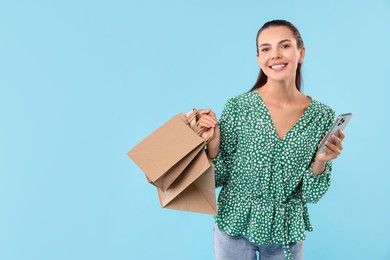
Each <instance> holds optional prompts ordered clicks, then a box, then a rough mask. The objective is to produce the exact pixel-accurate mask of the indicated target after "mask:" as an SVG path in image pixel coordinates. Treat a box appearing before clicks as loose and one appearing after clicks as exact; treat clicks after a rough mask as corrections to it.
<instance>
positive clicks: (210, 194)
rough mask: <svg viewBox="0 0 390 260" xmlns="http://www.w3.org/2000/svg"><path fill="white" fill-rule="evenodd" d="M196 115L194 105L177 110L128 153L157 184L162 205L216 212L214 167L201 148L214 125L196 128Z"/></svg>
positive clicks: (209, 137)
mask: <svg viewBox="0 0 390 260" xmlns="http://www.w3.org/2000/svg"><path fill="white" fill-rule="evenodd" d="M198 119H199V110H196V109H193V110H192V111H190V112H188V113H187V114H186V115H183V114H182V113H179V114H178V115H176V116H174V117H173V118H171V119H170V120H169V121H168V122H166V123H165V124H164V125H162V126H161V127H160V128H158V129H157V130H156V131H154V132H153V133H152V134H150V135H149V136H147V137H146V138H145V139H144V140H143V141H141V142H140V143H139V144H137V145H136V146H135V147H134V148H133V149H132V150H131V151H130V152H128V156H129V157H130V158H131V159H132V160H133V161H134V162H135V163H136V164H137V165H138V166H139V167H140V168H141V169H142V170H143V172H144V173H145V175H146V178H147V179H148V181H149V182H150V183H152V184H154V185H155V186H156V187H157V190H158V195H159V199H160V204H161V206H162V207H164V208H171V209H178V210H186V211H194V212H200V213H207V214H216V198H215V180H214V168H213V165H212V163H211V161H210V160H209V159H208V158H207V155H206V152H205V151H204V146H205V145H206V144H207V142H208V141H209V140H210V139H211V138H212V137H213V134H214V129H213V128H212V129H205V128H199V129H197V128H198V123H199V122H198ZM205 132H207V133H205ZM201 136H202V137H201Z"/></svg>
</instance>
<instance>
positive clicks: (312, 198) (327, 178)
mask: <svg viewBox="0 0 390 260" xmlns="http://www.w3.org/2000/svg"><path fill="white" fill-rule="evenodd" d="M335 117H336V116H335V111H334V110H333V109H332V110H331V113H330V116H329V117H328V118H329V119H328V120H327V122H326V124H325V130H324V133H323V135H322V136H325V133H326V131H328V130H329V129H330V128H331V127H332V125H333V123H334V120H335ZM321 140H322V138H321ZM316 152H317V151H316ZM315 157H316V155H315V154H314V156H313V158H312V160H311V163H310V166H309V168H308V169H306V170H305V172H304V175H303V185H302V190H303V198H304V200H305V201H306V202H307V203H317V202H318V201H319V200H320V199H321V198H322V197H323V196H324V195H325V193H326V192H327V191H328V189H329V187H330V183H331V173H332V160H329V161H327V162H326V163H325V169H324V171H323V172H322V173H321V174H319V175H317V176H316V175H315V174H314V173H313V166H314V161H315Z"/></svg>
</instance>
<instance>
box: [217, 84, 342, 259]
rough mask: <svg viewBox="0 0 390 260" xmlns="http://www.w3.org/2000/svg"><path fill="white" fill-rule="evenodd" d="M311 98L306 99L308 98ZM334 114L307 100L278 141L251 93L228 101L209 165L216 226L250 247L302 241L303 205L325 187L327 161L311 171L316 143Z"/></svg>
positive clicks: (288, 254) (305, 219) (264, 110)
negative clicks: (212, 170)
mask: <svg viewBox="0 0 390 260" xmlns="http://www.w3.org/2000/svg"><path fill="white" fill-rule="evenodd" d="M308 97H309V98H311V97H310V96H308ZM334 120H335V111H334V110H333V109H332V108H330V107H328V106H326V105H324V104H322V103H320V102H318V101H316V100H314V99H313V98H311V103H310V105H309V106H308V107H307V109H306V110H305V112H304V114H303V115H302V116H301V118H300V119H299V120H298V121H297V122H296V123H295V124H294V125H293V127H292V128H291V129H290V130H289V131H288V132H287V134H286V135H285V136H284V137H283V138H282V139H280V138H279V137H278V134H277V132H276V129H275V126H274V124H273V121H272V119H271V116H270V114H269V112H268V109H267V107H266V106H265V104H264V102H263V100H262V99H261V97H260V95H259V94H258V91H257V90H253V91H250V92H247V93H244V94H241V95H239V96H236V97H233V98H230V99H229V100H228V101H227V102H226V105H225V107H224V109H223V111H222V115H221V118H220V120H219V122H218V123H219V127H220V130H221V144H220V150H219V154H218V155H217V157H215V158H213V159H211V161H212V162H213V163H214V166H215V181H216V187H222V190H221V192H220V194H219V197H218V215H217V216H215V222H216V224H217V225H218V227H219V228H220V229H222V230H224V231H225V232H226V233H227V234H229V235H232V236H246V237H247V238H248V239H249V240H250V241H251V242H253V243H256V244H281V245H283V249H284V252H285V254H286V258H287V259H291V252H290V251H289V248H288V246H287V245H288V243H290V242H296V241H300V240H305V239H306V235H305V231H313V228H312V225H311V223H310V219H309V213H308V209H307V203H317V202H318V201H319V199H320V198H321V197H322V196H323V195H324V194H325V193H326V191H327V190H328V188H329V186H330V183H331V170H332V161H328V162H327V163H326V166H325V170H324V172H323V173H322V174H320V175H318V176H315V175H314V173H313V172H312V167H313V165H314V159H315V153H316V149H317V146H318V144H319V142H320V141H321V140H322V138H323V137H324V135H325V133H326V131H328V130H329V128H330V127H331V126H332V124H333V122H334Z"/></svg>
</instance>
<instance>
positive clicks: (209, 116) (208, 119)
mask: <svg viewBox="0 0 390 260" xmlns="http://www.w3.org/2000/svg"><path fill="white" fill-rule="evenodd" d="M199 115H200V118H199V120H198V125H197V129H196V130H197V131H199V130H200V129H202V128H206V129H207V130H206V131H204V132H203V133H202V135H201V136H202V137H203V138H207V137H208V136H209V135H210V131H211V128H214V135H213V137H212V138H211V139H210V140H209V143H214V142H216V141H219V136H220V130H219V126H218V121H217V117H216V116H215V113H214V112H213V111H212V110H211V109H209V108H208V109H202V110H200V111H199Z"/></svg>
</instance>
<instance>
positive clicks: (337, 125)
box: [317, 113, 352, 154]
mask: <svg viewBox="0 0 390 260" xmlns="http://www.w3.org/2000/svg"><path fill="white" fill-rule="evenodd" d="M351 117H352V114H351V113H347V114H342V115H339V116H338V117H337V118H336V121H335V122H334V124H333V126H332V127H331V128H330V130H329V131H328V133H327V134H326V136H325V138H324V139H323V140H322V142H321V144H320V145H319V146H318V150H317V154H320V153H324V152H325V150H324V146H325V143H326V141H329V142H331V143H332V144H334V142H333V138H331V136H332V134H335V135H336V136H338V133H339V129H341V130H344V128H345V127H346V126H347V124H348V122H349V120H350V119H351Z"/></svg>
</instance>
